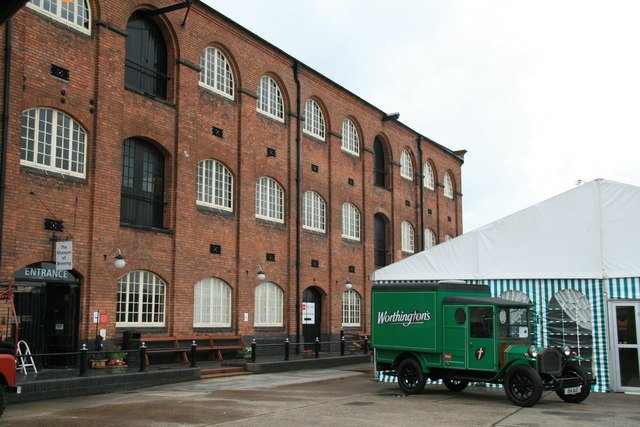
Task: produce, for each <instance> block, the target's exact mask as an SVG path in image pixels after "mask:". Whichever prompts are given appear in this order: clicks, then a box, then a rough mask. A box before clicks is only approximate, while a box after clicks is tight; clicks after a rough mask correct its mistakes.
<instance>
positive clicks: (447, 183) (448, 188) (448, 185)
mask: <svg viewBox="0 0 640 427" xmlns="http://www.w3.org/2000/svg"><path fill="white" fill-rule="evenodd" d="M444 197H446V198H447V199H453V180H452V179H451V174H450V173H449V172H446V173H445V174H444Z"/></svg>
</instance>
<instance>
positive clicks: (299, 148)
mask: <svg viewBox="0 0 640 427" xmlns="http://www.w3.org/2000/svg"><path fill="white" fill-rule="evenodd" d="M299 72H300V63H299V62H298V61H295V62H294V63H293V78H294V80H295V81H296V354H299V353H300V345H298V344H300V177H301V170H302V165H301V162H302V144H301V138H300V121H301V117H300V78H299Z"/></svg>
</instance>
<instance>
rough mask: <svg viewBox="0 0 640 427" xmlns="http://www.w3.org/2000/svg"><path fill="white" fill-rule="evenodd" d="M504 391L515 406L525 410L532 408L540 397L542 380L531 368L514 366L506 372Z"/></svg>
mask: <svg viewBox="0 0 640 427" xmlns="http://www.w3.org/2000/svg"><path fill="white" fill-rule="evenodd" d="M504 391H505V393H507V397H508V398H509V399H510V400H511V401H512V402H513V403H515V404H516V405H518V406H523V407H525V408H526V407H529V406H533V405H535V404H536V403H538V401H539V400H540V398H541V397H542V380H541V379H540V375H538V373H537V372H536V370H535V369H533V368H532V367H531V366H529V365H515V366H512V367H511V368H510V369H509V370H508V371H507V375H506V376H505V379H504Z"/></svg>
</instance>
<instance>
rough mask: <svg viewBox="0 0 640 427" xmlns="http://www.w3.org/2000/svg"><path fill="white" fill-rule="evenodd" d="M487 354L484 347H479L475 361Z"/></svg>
mask: <svg viewBox="0 0 640 427" xmlns="http://www.w3.org/2000/svg"><path fill="white" fill-rule="evenodd" d="M486 352H487V349H486V348H484V347H480V348H479V349H477V350H476V359H478V360H480V359H482V358H483V357H484V354H485V353H486Z"/></svg>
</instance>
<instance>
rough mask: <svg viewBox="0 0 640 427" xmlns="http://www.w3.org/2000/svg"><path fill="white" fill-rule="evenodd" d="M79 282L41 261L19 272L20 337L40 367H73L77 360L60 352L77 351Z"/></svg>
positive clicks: (16, 288)
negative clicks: (39, 355) (38, 355)
mask: <svg viewBox="0 0 640 427" xmlns="http://www.w3.org/2000/svg"><path fill="white" fill-rule="evenodd" d="M79 287H80V279H79V278H77V277H76V276H75V275H74V274H73V273H72V272H71V271H64V270H56V268H55V264H53V263H49V262H41V263H36V264H32V265H29V266H27V267H25V268H23V269H21V270H18V272H17V273H16V276H15V282H14V304H15V307H16V315H17V317H18V325H19V326H18V327H19V332H18V334H19V337H20V339H21V340H25V341H26V342H27V344H29V348H30V350H31V353H32V354H47V355H46V356H43V357H36V358H35V359H36V360H35V362H36V364H37V365H38V366H42V367H72V366H75V363H76V357H75V356H73V355H64V354H60V353H69V352H75V351H78V346H77V342H78V308H79V307H78V304H79Z"/></svg>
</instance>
